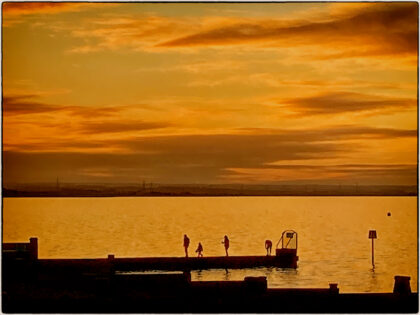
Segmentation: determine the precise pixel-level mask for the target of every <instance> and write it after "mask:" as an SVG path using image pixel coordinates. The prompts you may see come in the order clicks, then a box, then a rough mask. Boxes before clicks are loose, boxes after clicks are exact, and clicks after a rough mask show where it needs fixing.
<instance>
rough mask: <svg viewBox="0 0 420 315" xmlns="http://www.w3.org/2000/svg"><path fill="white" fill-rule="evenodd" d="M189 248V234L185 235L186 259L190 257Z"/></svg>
mask: <svg viewBox="0 0 420 315" xmlns="http://www.w3.org/2000/svg"><path fill="white" fill-rule="evenodd" d="M188 246H190V239H189V238H188V236H187V234H184V248H185V257H188Z"/></svg>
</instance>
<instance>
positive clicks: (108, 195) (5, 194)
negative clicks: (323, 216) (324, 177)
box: [2, 191, 418, 198]
mask: <svg viewBox="0 0 420 315" xmlns="http://www.w3.org/2000/svg"><path fill="white" fill-rule="evenodd" d="M2 196H3V197H4V198H56V197H63V198H69V197H76V198H95V197H101V198H111V197H417V196H418V194H417V193H393V194H383V193H372V192H359V193H348V194H337V193H328V192H319V193H310V194H309V193H254V194H250V193H247V194H245V193H244V194H228V193H225V194H223V193H218V194H216V193H214V194H198V193H197V194H194V193H159V192H156V193H144V194H134V193H130V194H124V193H66V192H61V193H59V192H57V193H51V192H48V193H47V192H45V193H44V192H26V191H25V192H23V191H13V192H11V191H7V192H5V191H3V194H2Z"/></svg>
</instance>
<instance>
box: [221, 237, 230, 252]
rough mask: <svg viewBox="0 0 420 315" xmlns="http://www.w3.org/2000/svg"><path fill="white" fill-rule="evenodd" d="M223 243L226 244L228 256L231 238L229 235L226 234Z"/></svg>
mask: <svg viewBox="0 0 420 315" xmlns="http://www.w3.org/2000/svg"><path fill="white" fill-rule="evenodd" d="M222 244H225V251H226V256H229V254H228V249H229V238H228V237H227V235H225V237H224V239H223V242H222Z"/></svg>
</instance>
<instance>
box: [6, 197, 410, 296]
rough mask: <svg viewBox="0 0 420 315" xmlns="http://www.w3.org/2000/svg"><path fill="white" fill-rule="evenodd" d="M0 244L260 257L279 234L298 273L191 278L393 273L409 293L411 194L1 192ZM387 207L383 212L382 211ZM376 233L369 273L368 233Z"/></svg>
mask: <svg viewBox="0 0 420 315" xmlns="http://www.w3.org/2000/svg"><path fill="white" fill-rule="evenodd" d="M3 202H4V208H3V240H4V241H5V242H15V241H27V240H28V239H29V237H32V236H36V237H38V238H39V256H40V258H70V257H72V258H94V257H106V256H107V255H108V254H115V255H116V257H141V256H182V255H183V247H182V244H183V240H182V237H183V235H184V234H185V233H186V234H188V236H189V237H190V239H191V245H190V255H192V254H193V252H194V250H195V248H196V247H197V244H198V242H201V243H202V244H203V247H204V255H206V256H219V255H224V248H223V244H221V241H222V239H223V236H224V235H225V234H227V235H228V236H229V238H230V241H231V244H230V250H229V251H230V255H264V254H265V248H264V241H265V240H266V239H271V240H272V241H273V245H274V246H275V245H276V243H277V241H278V239H279V237H280V235H281V232H282V231H283V230H285V229H293V230H295V231H297V232H298V233H299V234H298V247H299V248H298V255H299V262H298V269H296V270H294V269H281V268H255V269H243V270H228V271H226V270H224V269H222V270H201V271H193V272H192V279H193V280H242V279H243V278H244V277H245V276H266V277H267V280H268V284H269V286H270V287H324V288H325V287H328V283H330V282H336V283H338V286H339V288H340V290H341V292H390V291H392V288H393V281H394V278H393V277H394V275H409V276H411V287H412V289H413V290H414V291H417V198H416V197H213V198H211V197H194V198H193V197H186V198H181V197H176V198H169V197H141V198H135V197H133V198H5V199H4V200H3ZM388 212H391V214H392V215H391V216H387V213H388ZM370 229H375V230H377V232H378V239H377V240H376V241H375V269H374V270H372V265H371V241H370V240H369V239H368V231H369V230H370Z"/></svg>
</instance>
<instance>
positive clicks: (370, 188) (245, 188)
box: [3, 183, 417, 197]
mask: <svg viewBox="0 0 420 315" xmlns="http://www.w3.org/2000/svg"><path fill="white" fill-rule="evenodd" d="M117 196H174V197H177V196H180V197H182V196H185V197H186V196H417V186H403V185H321V184H318V185H316V184H310V185H245V184H244V185H241V184H230V185H229V184H223V185H222V184H213V185H204V184H203V185H198V184H190V185H181V184H180V185H173V184H172V185H169V184H155V183H149V184H146V185H145V184H143V185H134V184H108V185H106V184H70V183H68V184H67V183H66V184H60V186H59V187H58V186H57V185H52V184H26V185H15V186H11V187H4V188H3V197H117Z"/></svg>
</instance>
